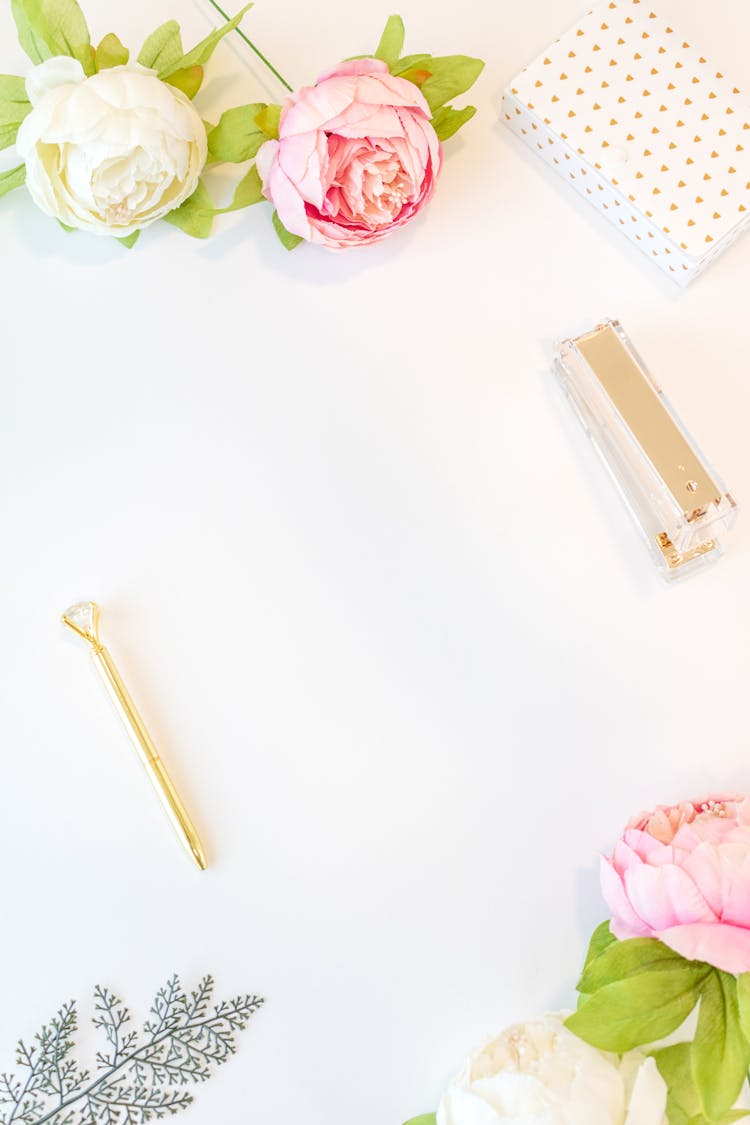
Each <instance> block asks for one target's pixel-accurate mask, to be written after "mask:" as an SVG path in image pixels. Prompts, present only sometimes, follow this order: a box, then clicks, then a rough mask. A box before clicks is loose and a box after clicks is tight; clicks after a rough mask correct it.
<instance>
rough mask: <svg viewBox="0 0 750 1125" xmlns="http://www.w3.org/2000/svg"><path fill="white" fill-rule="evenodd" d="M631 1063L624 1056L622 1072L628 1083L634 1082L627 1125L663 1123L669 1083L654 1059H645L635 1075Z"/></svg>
mask: <svg viewBox="0 0 750 1125" xmlns="http://www.w3.org/2000/svg"><path fill="white" fill-rule="evenodd" d="M630 1069H631V1063H630V1060H629V1059H628V1056H627V1055H625V1056H624V1057H623V1061H622V1066H621V1073H622V1074H623V1078H624V1079H625V1081H626V1085H630V1083H631V1082H632V1088H631V1091H630V1097H629V1099H628V1112H627V1115H626V1117H625V1125H663V1122H664V1121H665V1120H666V1118H665V1113H666V1111H667V1084H666V1082H665V1081H664V1079H663V1078H662V1076H661V1075H660V1074H659V1069H658V1067H657V1065H656V1063H655V1061H654V1060H653V1059H644V1060H643V1062H642V1063H641V1065H640V1066H639V1067H638V1069H637V1070H636V1072H635V1075H634V1076H633V1075H632V1073H631V1074H628V1071H629V1070H630Z"/></svg>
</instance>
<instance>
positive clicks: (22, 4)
mask: <svg viewBox="0 0 750 1125" xmlns="http://www.w3.org/2000/svg"><path fill="white" fill-rule="evenodd" d="M11 8H12V11H13V18H14V19H15V21H16V27H17V28H18V41H19V43H20V44H21V46H22V47H23V49H24V51H25V52H26V54H27V55H28V56H29V58H30V59H31V61H32V62H35V63H40V62H44V61H45V60H46V59H50V58H52V57H53V56H55V55H70V56H71V58H74V59H78V61H79V63H80V64H81V66H82V67H83V70H84V73H85V74H89V75H90V74H94V73H95V71H96V67H95V64H94V53H93V51H92V49H91V39H90V37H89V29H88V26H87V24H86V19H85V17H84V14H83V12H82V11H81V9H80V7H79V5H78V3H77V2H76V0H11Z"/></svg>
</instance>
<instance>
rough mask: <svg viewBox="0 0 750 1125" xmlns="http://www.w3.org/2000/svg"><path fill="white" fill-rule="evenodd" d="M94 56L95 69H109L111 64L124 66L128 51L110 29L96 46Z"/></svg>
mask: <svg viewBox="0 0 750 1125" xmlns="http://www.w3.org/2000/svg"><path fill="white" fill-rule="evenodd" d="M94 58H95V61H96V69H97V70H109V69H110V68H111V67H113V66H125V64H126V63H127V62H128V60H129V58H130V51H129V50H128V49H127V47H123V45H122V43H121V42H120V40H119V39H118V38H117V36H116V35H115V34H114V32H112V31H110V33H109V35H105V36H104V38H103V39H102V41H101V43H100V44H99V46H98V47H97V48H96V51H95V53H94Z"/></svg>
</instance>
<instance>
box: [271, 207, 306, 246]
mask: <svg viewBox="0 0 750 1125" xmlns="http://www.w3.org/2000/svg"><path fill="white" fill-rule="evenodd" d="M271 221H272V222H273V229H274V230H275V231H276V233H277V235H278V236H279V241H280V242H281V245H282V246H284V247H285V248H286V249H287V250H294V248H295V246H299V244H300V242H304V241H305V240H304V238H302V237H301V236H300V235H298V234H292V233H291V231H288V230H287V229H286V227H285V226H284V224H283V223H282V221H281V219H280V218H279V214H278V211H274V213H273V215H272V217H271Z"/></svg>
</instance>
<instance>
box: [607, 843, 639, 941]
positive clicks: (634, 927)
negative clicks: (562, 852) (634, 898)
mask: <svg viewBox="0 0 750 1125" xmlns="http://www.w3.org/2000/svg"><path fill="white" fill-rule="evenodd" d="M599 880H600V883H601V888H602V894H603V896H604V901H605V902H606V904H607V906H608V907H609V909H610V910H611V912H612V920H613V933H614V932H616V931H615V929H614V925H617V927H618V931H619V932H617V936H618V937H648V935H649V934H650V933H651V930H650V928H649V927H648V926H647V925H646V923H645V922H644V921H643V919H642V918H640V917H639V916H638V914H636V912H635V910H634V909H633V907H632V906H631V904H630V900H629V899H628V896H627V895H626V893H625V888H624V886H623V884H622V879H621V878H620V876H619V875H618V873H617V871H616V870H615V868H614V867H613V866H612V864H611V862H610V861H609V860H608V859H607V858H606V857H605V856H602V857H601V862H600V864H599ZM625 931H627V932H625Z"/></svg>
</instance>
